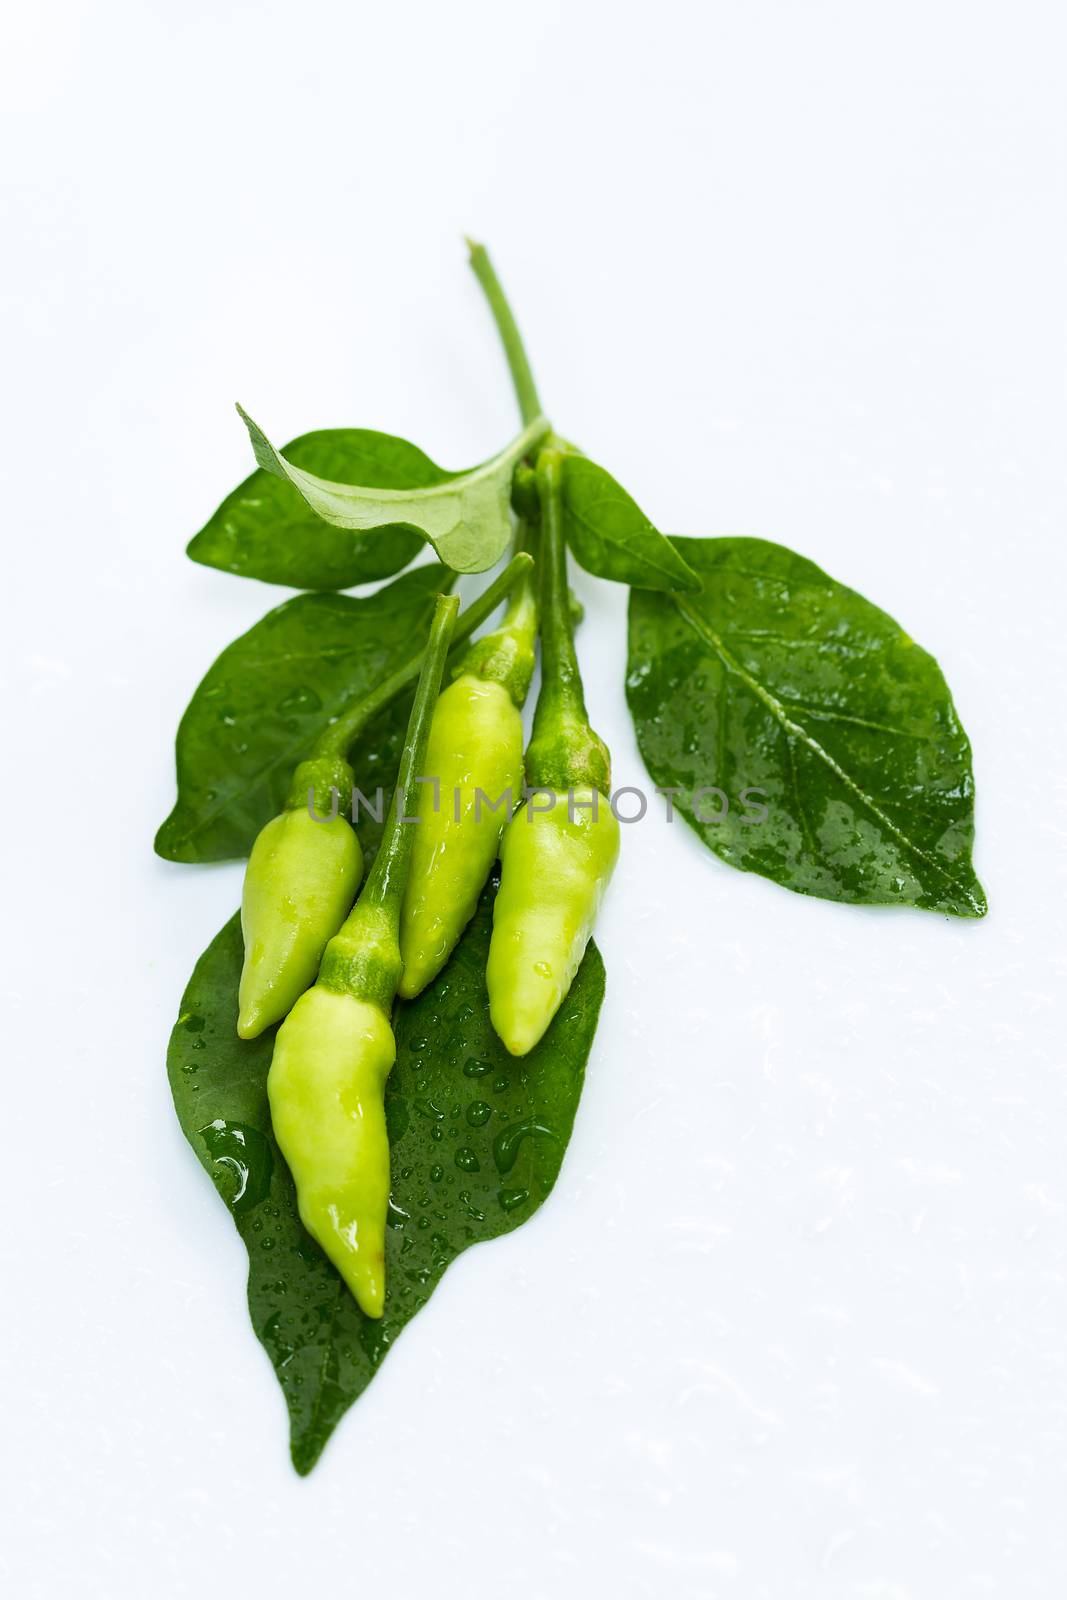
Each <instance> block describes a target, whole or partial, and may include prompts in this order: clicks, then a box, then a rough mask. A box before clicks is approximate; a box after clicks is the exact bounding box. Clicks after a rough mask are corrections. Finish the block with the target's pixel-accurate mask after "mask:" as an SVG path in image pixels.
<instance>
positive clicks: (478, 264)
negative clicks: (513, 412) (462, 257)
mask: <svg viewBox="0 0 1067 1600" xmlns="http://www.w3.org/2000/svg"><path fill="white" fill-rule="evenodd" d="M467 249H468V250H469V251H470V264H471V267H472V269H473V271H474V276H475V277H476V278H477V279H478V282H479V283H480V284H481V286H482V289H483V291H484V293H485V298H486V299H487V300H488V302H489V309H490V311H491V312H492V313H493V321H494V322H495V323H496V326H497V331H498V332H499V334H500V340H501V343H502V344H503V346H504V354H505V355H506V356H507V360H508V367H509V369H510V371H511V381H512V383H513V384H514V386H515V395H516V398H517V399H518V402H519V411H520V413H521V415H522V420H523V422H524V423H526V424H529V423H531V422H536V420H537V418H538V417H540V416H542V415H543V414H544V413H543V411H542V409H541V400H540V397H539V395H538V393H537V385H536V384H535V382H534V376H533V372H532V371H531V369H530V361H529V357H528V356H527V354H526V347H525V345H524V344H523V342H522V335H521V334H520V332H519V327H518V323H517V322H516V321H515V315H514V312H513V311H512V309H511V306H510V305H509V303H508V298H507V295H506V294H505V293H504V290H503V287H502V285H501V283H500V279H499V278H498V277H497V275H496V271H495V270H494V267H493V263H492V262H491V261H490V259H489V252H488V250H487V249H486V248H485V246H484V245H483V244H477V243H476V242H475V241H474V240H473V239H468V240H467Z"/></svg>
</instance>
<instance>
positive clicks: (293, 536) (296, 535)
mask: <svg viewBox="0 0 1067 1600" xmlns="http://www.w3.org/2000/svg"><path fill="white" fill-rule="evenodd" d="M285 456H286V459H287V460H288V461H291V462H292V464H293V465H294V466H296V467H302V468H303V469H304V471H305V472H314V473H317V474H318V476H319V477H321V478H333V479H336V480H337V481H338V482H340V483H362V484H367V485H368V486H369V487H370V488H373V489H426V488H430V487H431V486H432V485H434V484H440V483H447V482H448V481H449V479H450V478H452V477H453V476H454V474H453V473H451V472H445V471H444V469H443V468H441V467H439V466H437V465H436V464H435V463H434V462H432V461H431V460H430V458H429V456H427V455H424V454H423V452H422V451H421V450H420V449H419V448H418V447H417V446H416V445H413V444H409V443H408V441H407V440H406V439H398V438H396V436H395V435H394V434H391V433H376V432H375V431H374V429H373V428H328V429H323V430H322V431H320V432H317V433H305V434H302V435H301V436H300V438H299V439H294V440H293V441H292V443H291V444H287V445H286V447H285ZM422 543H423V541H422V536H421V534H418V533H416V532H414V531H413V530H412V529H411V528H407V527H390V528H377V529H375V531H374V532H373V533H360V532H358V531H355V530H353V529H344V528H332V527H331V526H330V525H329V523H327V522H323V520H322V518H321V517H320V516H317V515H316V513H315V512H314V511H312V509H311V507H310V506H309V505H308V504H307V502H306V501H305V500H304V498H303V496H302V495H300V494H299V493H298V491H297V490H296V489H294V488H293V485H292V484H291V483H288V482H287V481H286V480H285V479H284V478H278V477H275V476H274V475H273V474H272V473H270V472H264V470H263V468H262V467H259V468H257V469H256V471H255V472H253V474H252V476H251V477H250V478H246V479H245V481H244V483H242V484H241V485H240V487H239V488H237V489H235V490H234V491H233V493H232V494H231V495H227V497H226V499H225V500H224V501H223V502H222V504H221V506H219V509H218V510H217V511H216V512H215V514H214V516H213V517H211V518H210V520H209V521H208V522H207V523H205V525H204V527H203V528H201V530H200V532H199V533H198V534H197V535H196V537H195V538H194V539H193V540H192V542H191V543H190V545H189V550H188V553H189V555H190V556H192V558H193V560H194V561H200V562H202V563H203V564H204V566H206V567H218V568H220V569H221V570H222V571H223V572H235V573H237V575H238V576H239V577H242V578H260V579H261V580H262V581H263V582H264V583H284V584H287V585H288V586H289V587H290V588H292V589H350V588H352V587H353V586H354V585H356V584H359V583H370V582H372V581H373V580H375V579H377V578H388V577H391V576H392V574H393V573H394V572H399V571H400V569H401V567H406V566H407V564H408V562H409V561H411V560H413V559H414V557H415V556H416V555H417V554H418V552H419V551H420V550H421V548H422Z"/></svg>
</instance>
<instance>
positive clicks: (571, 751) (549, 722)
mask: <svg viewBox="0 0 1067 1600" xmlns="http://www.w3.org/2000/svg"><path fill="white" fill-rule="evenodd" d="M561 465H562V463H561V456H560V453H559V451H558V450H556V449H552V448H549V449H545V450H543V451H542V452H541V455H540V457H539V458H538V464H537V487H538V494H539V497H540V501H541V526H542V552H541V670H542V684H541V692H540V695H539V696H538V700H537V710H536V712H535V715H534V726H533V738H532V739H531V741H530V747H529V749H528V750H527V752H526V777H527V782H528V784H529V787H530V791H531V793H530V798H529V799H528V800H527V802H526V804H525V805H524V806H523V807H522V809H521V810H520V811H518V812H517V813H516V815H515V817H514V819H513V820H512V821H511V822H510V823H509V824H508V827H507V828H506V829H505V832H504V837H503V840H502V842H501V849H500V858H501V863H502V870H501V879H500V891H499V893H498V895H497V898H496V903H495V905H494V908H493V936H492V939H491V941H490V945H489V960H488V964H487V967H486V982H487V984H488V988H489V1014H490V1016H491V1018H492V1022H493V1026H494V1028H495V1029H496V1031H497V1033H498V1034H499V1035H500V1037H501V1039H502V1040H503V1041H504V1044H505V1045H506V1046H507V1048H508V1050H510V1052H511V1054H512V1055H515V1056H522V1055H525V1054H526V1053H527V1051H528V1050H532V1049H533V1047H534V1045H535V1044H536V1043H537V1042H538V1040H539V1039H540V1038H541V1037H542V1035H543V1034H544V1032H545V1029H546V1028H547V1027H548V1025H549V1023H550V1022H551V1021H552V1018H553V1017H554V1016H555V1014H556V1012H557V1011H558V1010H559V1007H560V1005H561V1004H562V1002H563V999H564V998H565V996H566V994H567V991H568V990H569V988H570V986H571V983H572V981H573V979H574V974H575V973H576V972H577V970H578V967H579V966H580V964H581V960H582V957H583V955H584V954H585V947H586V945H587V944H588V943H589V936H590V934H591V933H592V931H593V923H594V921H595V919H596V914H597V910H598V908H599V906H600V902H601V899H602V898H603V895H604V891H605V889H606V888H607V886H608V883H609V881H610V879H611V874H612V872H613V871H614V869H615V863H616V861H617V859H618V854H619V824H618V821H617V820H616V818H615V815H614V812H613V811H612V809H611V806H610V804H609V801H608V796H609V795H610V793H611V764H610V757H609V755H608V750H607V747H606V745H605V744H604V742H603V740H602V739H600V738H599V737H598V735H597V734H595V733H594V732H593V729H592V728H591V727H590V725H589V718H588V714H587V713H586V709H585V696H584V694H583V692H582V679H581V674H580V673H579V671H578V658H577V656H576V655H575V651H574V622H573V617H572V614H571V608H570V601H569V596H568V591H567V556H566V551H565V548H564V544H563V526H562V506H561V500H560V475H561Z"/></svg>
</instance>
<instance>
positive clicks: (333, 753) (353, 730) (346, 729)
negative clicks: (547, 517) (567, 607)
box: [290, 550, 533, 805]
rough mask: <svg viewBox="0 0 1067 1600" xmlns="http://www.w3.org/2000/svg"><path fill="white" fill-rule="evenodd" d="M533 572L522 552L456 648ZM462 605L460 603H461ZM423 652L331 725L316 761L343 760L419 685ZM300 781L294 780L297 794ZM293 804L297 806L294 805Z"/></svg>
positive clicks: (458, 631) (474, 605)
mask: <svg viewBox="0 0 1067 1600" xmlns="http://www.w3.org/2000/svg"><path fill="white" fill-rule="evenodd" d="M532 570H533V558H532V556H530V555H529V554H528V553H527V552H526V551H524V550H519V551H517V552H516V554H515V555H514V556H513V557H512V559H511V560H510V561H509V562H508V564H507V566H506V567H505V568H504V570H503V572H502V573H501V574H500V576H499V577H497V578H495V579H494V580H493V582H492V583H491V584H490V585H489V587H488V588H487V589H486V590H485V591H484V593H482V594H480V595H479V596H478V598H477V599H476V600H472V601H471V603H470V605H469V606H467V608H466V610H465V611H463V612H461V613H460V615H459V616H458V617H457V618H456V624H455V629H454V631H453V635H452V645H453V646H455V645H458V644H462V643H463V642H464V641H465V640H467V639H469V638H470V636H471V634H472V633H473V632H474V630H475V629H476V628H480V627H481V625H482V623H483V622H484V621H485V620H486V618H487V617H489V616H491V615H492V613H493V612H494V611H495V610H496V608H497V606H498V605H499V604H500V602H501V601H502V600H505V599H507V597H508V596H509V595H511V594H512V593H513V591H514V590H515V588H516V586H517V585H520V584H521V583H522V581H523V580H524V579H528V578H529V576H530V573H531V572H532ZM457 604H458V602H457ZM424 653H425V652H423V651H421V650H420V651H419V652H418V654H417V655H414V656H412V657H411V659H410V660H409V661H405V663H404V665H403V666H402V667H398V668H397V669H396V671H395V672H393V673H390V675H389V677H388V678H385V679H383V681H382V682H381V683H380V684H379V685H378V687H377V688H376V689H375V690H374V691H373V693H372V694H369V695H367V696H366V697H365V698H364V699H363V700H360V701H359V702H358V703H357V704H356V705H354V706H351V707H350V708H349V709H348V710H347V711H345V712H342V714H341V715H340V716H339V717H338V718H337V721H336V722H331V723H330V725H329V726H328V727H327V728H324V729H323V731H322V733H321V734H320V735H319V737H318V739H317V740H316V741H315V744H314V746H313V748H312V752H311V757H310V759H311V760H312V761H320V760H321V761H326V760H333V761H337V760H343V759H344V757H345V755H346V754H347V752H348V751H349V750H350V749H351V747H352V745H353V744H354V743H355V742H356V740H357V739H358V738H359V736H360V734H361V733H362V732H363V730H364V729H365V728H367V727H368V726H369V725H370V723H371V722H373V721H374V718H375V717H376V716H378V715H379V713H380V712H382V711H384V710H385V708H386V707H387V706H389V705H392V703H393V701H394V700H395V699H396V698H397V697H398V696H399V695H401V694H402V693H403V692H404V690H405V689H406V688H407V687H408V686H409V684H412V683H414V682H415V679H416V678H417V677H418V676H419V672H420V670H421V668H422V662H423V656H424ZM295 789H296V779H295V778H294V791H295ZM307 790H308V784H307V782H306V781H305V782H304V783H303V787H302V792H301V793H300V794H299V795H298V796H297V799H296V803H297V804H299V805H303V804H305V802H306V800H307ZM290 803H293V802H292V801H290Z"/></svg>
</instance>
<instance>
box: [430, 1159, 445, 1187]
mask: <svg viewBox="0 0 1067 1600" xmlns="http://www.w3.org/2000/svg"><path fill="white" fill-rule="evenodd" d="M444 1175H445V1169H444V1167H442V1166H441V1165H440V1163H438V1164H437V1165H435V1166H432V1167H431V1168H430V1182H431V1183H440V1181H441V1179H442V1178H443V1177H444Z"/></svg>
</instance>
